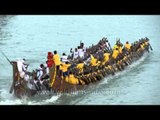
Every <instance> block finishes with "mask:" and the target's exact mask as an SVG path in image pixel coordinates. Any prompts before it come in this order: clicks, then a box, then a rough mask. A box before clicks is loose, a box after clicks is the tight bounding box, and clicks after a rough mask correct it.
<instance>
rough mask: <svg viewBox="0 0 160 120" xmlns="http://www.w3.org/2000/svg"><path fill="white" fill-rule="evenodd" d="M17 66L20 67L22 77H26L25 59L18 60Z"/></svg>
mask: <svg viewBox="0 0 160 120" xmlns="http://www.w3.org/2000/svg"><path fill="white" fill-rule="evenodd" d="M17 67H18V71H19V74H20V77H21V78H24V76H25V72H24V68H25V65H24V60H18V61H17Z"/></svg>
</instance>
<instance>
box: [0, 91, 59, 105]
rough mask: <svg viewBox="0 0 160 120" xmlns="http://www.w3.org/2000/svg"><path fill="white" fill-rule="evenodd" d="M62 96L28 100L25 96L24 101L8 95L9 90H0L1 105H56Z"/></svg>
mask: <svg viewBox="0 0 160 120" xmlns="http://www.w3.org/2000/svg"><path fill="white" fill-rule="evenodd" d="M59 97H60V95H54V96H47V97H46V96H45V97H41V98H40V97H38V98H36V97H33V98H28V97H27V96H23V98H22V99H18V98H16V97H14V96H13V95H12V94H9V93H8V90H7V89H1V90H0V105H46V104H54V103H55V102H56V100H57V99H58V98H59Z"/></svg>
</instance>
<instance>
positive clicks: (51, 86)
mask: <svg viewBox="0 0 160 120" xmlns="http://www.w3.org/2000/svg"><path fill="white" fill-rule="evenodd" d="M56 72H57V69H56V67H55V70H54V76H53V79H52V82H51V84H50V86H51V87H52V86H53V83H54V81H55V78H56Z"/></svg>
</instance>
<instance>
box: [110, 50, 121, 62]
mask: <svg viewBox="0 0 160 120" xmlns="http://www.w3.org/2000/svg"><path fill="white" fill-rule="evenodd" d="M118 55H119V50H118V48H116V49H115V50H113V54H112V58H113V59H114V61H116V59H117V57H118Z"/></svg>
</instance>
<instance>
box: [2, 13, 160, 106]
mask: <svg viewBox="0 0 160 120" xmlns="http://www.w3.org/2000/svg"><path fill="white" fill-rule="evenodd" d="M102 37H107V38H108V40H109V41H110V43H111V45H112V46H113V45H114V44H115V41H116V38H120V39H121V42H123V43H125V42H126V41H129V42H133V41H135V40H138V39H140V38H143V37H148V38H149V39H150V43H151V45H152V47H153V51H152V52H150V53H149V54H145V55H144V56H143V57H142V58H141V59H140V60H139V61H137V62H135V63H134V64H132V65H131V66H130V67H128V68H127V69H126V70H125V71H123V72H121V73H118V74H116V76H114V77H109V78H105V79H103V80H102V81H100V82H98V83H96V84H93V85H90V86H89V87H88V89H87V90H86V91H83V92H79V93H75V94H69V95H57V96H52V97H49V96H46V95H45V96H44V95H41V96H35V97H32V98H23V99H22V100H19V99H17V98H16V97H14V96H13V95H12V94H9V92H8V91H9V88H10V86H11V83H12V67H11V65H10V64H9V63H8V61H7V60H6V59H5V57H4V56H3V55H2V54H0V69H1V72H0V105H14V104H27V105H33V104H38V105H39V104H40V105H41V104H58V105H59V104H60V105H61V104H63V105H64V104H67V105H72V104H76V105H86V104H87V105H88V104H89V105H99V104H100V105H101V104H102V105H103V104H105V105H110V104H114V105H119V104H120V105H121V104H124V105H128V104H133V105H137V104H138V105H141V104H160V96H159V93H160V74H159V70H160V59H159V58H160V51H159V48H160V45H159V44H160V42H159V39H160V16H158V15H157V16H154V15H148V16H144V15H1V16H0V50H1V51H3V52H4V53H5V54H6V55H7V57H8V58H9V59H10V60H17V59H18V58H26V59H27V62H28V63H29V64H30V65H29V70H30V71H31V70H33V69H36V68H38V66H39V65H40V64H41V63H45V61H46V56H47V52H48V51H51V52H52V51H54V50H57V51H58V53H59V54H60V55H61V54H62V53H63V52H66V53H67V54H68V53H69V50H70V48H74V47H76V46H77V45H79V43H80V40H81V41H83V42H84V44H85V46H86V47H87V46H90V45H92V44H96V43H97V42H98V41H99V40H100V39H101V38H102Z"/></svg>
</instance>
